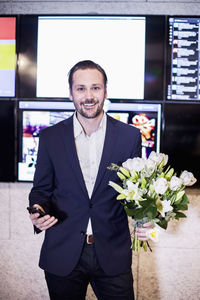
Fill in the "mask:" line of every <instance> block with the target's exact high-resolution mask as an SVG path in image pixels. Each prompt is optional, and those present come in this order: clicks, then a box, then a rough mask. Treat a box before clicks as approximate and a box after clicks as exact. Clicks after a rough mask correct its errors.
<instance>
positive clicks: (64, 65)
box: [19, 15, 165, 100]
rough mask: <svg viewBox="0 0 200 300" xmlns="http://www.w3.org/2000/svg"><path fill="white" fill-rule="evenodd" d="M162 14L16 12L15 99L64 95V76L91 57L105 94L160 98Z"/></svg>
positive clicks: (161, 78)
mask: <svg viewBox="0 0 200 300" xmlns="http://www.w3.org/2000/svg"><path fill="white" fill-rule="evenodd" d="M164 36H165V17H162V16H160V17H159V16H157V17H155V16H123V15H121V16H109V15H102V16H83V15H82V16H80V15H79V16H77V15H69V16H21V18H20V44H19V82H20V87H19V93H20V95H19V96H20V98H36V97H37V98H42V99H44V98H54V99H55V98H58V99H62V98H63V99H65V98H68V96H69V95H68V84H67V74H68V72H69V70H70V68H71V67H72V66H73V65H74V64H75V63H77V62H78V61H80V60H87V59H89V60H94V61H95V62H97V63H99V64H100V65H101V66H102V67H103V68H104V69H105V71H106V73H107V75H108V80H109V84H108V98H109V99H124V98H126V99H129V100H133V99H134V100H143V99H147V100H151V99H152V100H162V99H163V68H164Z"/></svg>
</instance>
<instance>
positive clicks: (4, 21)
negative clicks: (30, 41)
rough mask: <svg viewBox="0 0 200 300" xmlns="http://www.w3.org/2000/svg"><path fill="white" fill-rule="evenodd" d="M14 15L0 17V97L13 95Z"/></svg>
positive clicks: (14, 58) (14, 65)
mask: <svg viewBox="0 0 200 300" xmlns="http://www.w3.org/2000/svg"><path fill="white" fill-rule="evenodd" d="M15 67H16V17H2V16H1V17H0V97H14V96H15Z"/></svg>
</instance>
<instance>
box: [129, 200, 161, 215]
mask: <svg viewBox="0 0 200 300" xmlns="http://www.w3.org/2000/svg"><path fill="white" fill-rule="evenodd" d="M140 205H141V207H140V208H138V209H137V210H136V211H135V215H134V217H135V219H142V218H144V217H148V218H149V219H155V218H156V215H157V206H156V204H155V200H154V199H147V200H144V201H140Z"/></svg>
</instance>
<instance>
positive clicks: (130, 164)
mask: <svg viewBox="0 0 200 300" xmlns="http://www.w3.org/2000/svg"><path fill="white" fill-rule="evenodd" d="M122 166H123V167H124V168H127V169H128V170H135V171H138V172H139V171H141V170H142V169H144V167H145V160H144V159H143V158H140V157H135V158H129V159H128V160H127V161H125V162H124V163H123V164H122Z"/></svg>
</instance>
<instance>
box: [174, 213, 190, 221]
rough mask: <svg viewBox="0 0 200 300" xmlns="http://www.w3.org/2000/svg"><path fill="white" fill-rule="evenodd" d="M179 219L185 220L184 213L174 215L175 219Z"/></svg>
mask: <svg viewBox="0 0 200 300" xmlns="http://www.w3.org/2000/svg"><path fill="white" fill-rule="evenodd" d="M180 218H187V216H186V215H185V214H184V213H182V212H180V211H177V213H176V216H175V219H177V220H178V219H180Z"/></svg>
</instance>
